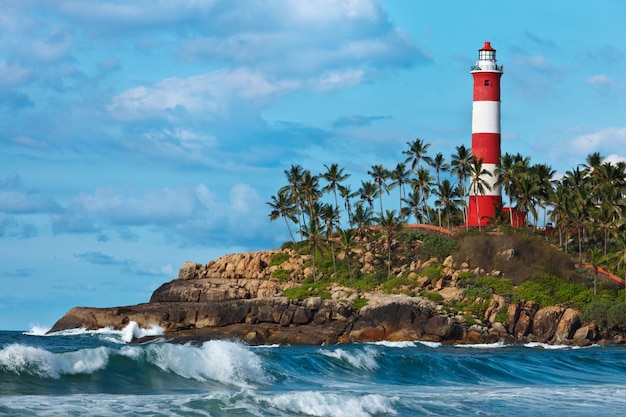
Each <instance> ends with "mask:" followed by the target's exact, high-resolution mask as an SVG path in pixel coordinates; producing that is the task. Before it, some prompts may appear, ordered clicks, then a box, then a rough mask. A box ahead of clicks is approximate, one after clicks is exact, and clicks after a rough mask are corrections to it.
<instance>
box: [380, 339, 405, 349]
mask: <svg viewBox="0 0 626 417" xmlns="http://www.w3.org/2000/svg"><path fill="white" fill-rule="evenodd" d="M372 344H373V345H378V346H386V347H394V348H408V347H415V342H408V341H407V342H389V341H387V340H383V341H382V342H372Z"/></svg>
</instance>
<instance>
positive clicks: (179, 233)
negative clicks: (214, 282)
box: [52, 184, 268, 244]
mask: <svg viewBox="0 0 626 417" xmlns="http://www.w3.org/2000/svg"><path fill="white" fill-rule="evenodd" d="M267 222H268V221H267V213H266V211H265V206H264V204H263V201H262V200H261V198H260V197H259V195H258V193H257V192H256V191H255V190H254V189H253V188H252V187H251V186H249V185H247V184H237V185H235V186H233V187H232V188H231V190H230V193H229V197H228V200H227V201H221V200H220V199H219V196H218V195H217V194H216V193H215V192H213V191H212V190H211V189H209V188H208V187H207V186H206V185H204V184H199V185H197V186H195V187H187V186H180V187H174V188H155V189H151V190H148V191H146V192H145V193H143V194H141V195H138V194H137V193H136V192H134V191H133V190H130V189H116V188H112V187H109V188H99V189H97V190H96V191H95V192H94V193H92V194H87V193H81V194H79V195H77V196H76V197H75V198H74V199H73V200H72V202H71V203H70V204H69V206H68V207H67V209H66V211H65V212H64V213H62V214H55V215H53V216H52V226H53V231H54V232H55V233H57V234H59V233H98V234H103V233H105V234H106V233H107V230H110V229H119V228H127V227H133V228H142V227H149V228H150V229H151V230H153V231H159V232H161V233H163V234H164V235H166V236H167V235H170V236H176V239H177V240H178V241H179V242H185V243H187V244H190V243H193V242H203V243H205V244H219V243H220V242H218V241H215V237H216V236H219V238H220V239H223V240H224V241H234V240H236V239H242V238H243V239H246V238H247V237H251V236H253V235H255V234H256V233H259V231H260V230H261V229H262V228H263V227H265V226H267ZM233 233H236V234H237V236H234V235H233ZM218 240H219V239H218Z"/></svg>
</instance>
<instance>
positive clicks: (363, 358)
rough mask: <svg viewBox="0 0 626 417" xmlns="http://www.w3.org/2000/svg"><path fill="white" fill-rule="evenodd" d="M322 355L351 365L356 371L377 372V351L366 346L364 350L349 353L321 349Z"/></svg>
mask: <svg viewBox="0 0 626 417" xmlns="http://www.w3.org/2000/svg"><path fill="white" fill-rule="evenodd" d="M319 352H320V353H321V354H322V355H325V356H328V357H331V358H335V359H339V360H342V361H345V362H347V363H349V364H350V365H351V366H352V367H354V368H356V369H366V370H370V371H373V370H376V369H378V362H377V361H376V356H377V353H376V349H375V348H373V347H368V346H366V347H365V348H364V349H363V350H358V351H353V352H348V351H346V350H344V349H341V348H337V349H333V350H327V349H320V351H319Z"/></svg>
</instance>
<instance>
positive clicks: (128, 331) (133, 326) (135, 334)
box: [121, 321, 163, 343]
mask: <svg viewBox="0 0 626 417" xmlns="http://www.w3.org/2000/svg"><path fill="white" fill-rule="evenodd" d="M121 335H122V340H123V341H124V342H126V343H130V342H131V341H132V340H133V339H139V338H141V337H146V336H161V335H163V328H162V327H159V326H157V325H156V324H153V325H150V327H148V328H147V329H142V328H140V327H139V325H138V324H137V323H136V322H134V321H131V322H130V323H128V325H127V326H126V327H124V328H123V329H122V331H121Z"/></svg>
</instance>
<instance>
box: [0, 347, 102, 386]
mask: <svg viewBox="0 0 626 417" xmlns="http://www.w3.org/2000/svg"><path fill="white" fill-rule="evenodd" d="M108 362H109V351H108V349H107V348H105V347H102V346H101V347H98V348H94V349H82V350H78V351H74V352H64V353H52V352H49V351H47V350H45V349H41V348H38V347H33V346H26V345H22V344H17V343H15V344H11V345H8V346H5V347H4V348H2V350H0V367H2V368H4V369H5V370H7V371H9V372H13V373H16V374H18V375H19V374H31V375H36V376H39V377H42V378H54V379H57V378H60V377H61V375H75V374H91V373H93V372H95V371H97V370H99V369H102V368H104V367H105V366H106V365H107V363H108Z"/></svg>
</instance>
